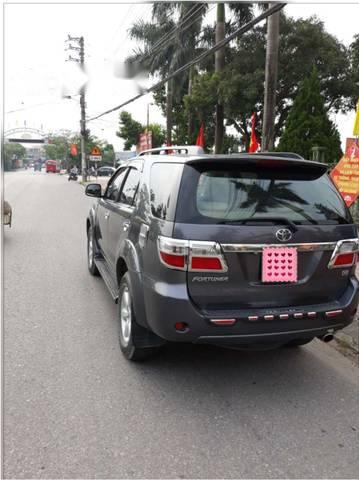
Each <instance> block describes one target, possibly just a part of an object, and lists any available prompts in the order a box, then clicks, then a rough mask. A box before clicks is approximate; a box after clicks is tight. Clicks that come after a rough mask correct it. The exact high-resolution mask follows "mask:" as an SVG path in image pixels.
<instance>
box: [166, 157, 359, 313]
mask: <svg viewBox="0 0 359 480" xmlns="http://www.w3.org/2000/svg"><path fill="white" fill-rule="evenodd" d="M173 236H174V238H179V239H187V240H200V241H213V242H215V243H217V244H218V245H220V248H221V252H222V255H223V257H224V259H225V262H226V266H227V269H226V270H227V271H221V272H219V271H216V270H208V269H207V271H202V272H201V271H189V272H188V277H187V278H188V290H189V294H190V296H191V298H192V300H193V301H194V303H196V304H197V305H198V306H199V307H201V308H204V309H216V310H218V309H226V310H228V309H233V310H235V309H238V308H245V307H248V308H251V307H255V308H259V307H263V308H264V307H266V308H267V307H273V308H274V307H282V306H283V307H285V306H299V305H312V304H316V303H324V302H327V301H333V300H335V299H336V298H338V297H339V296H340V295H341V294H342V293H343V291H344V290H345V288H346V287H347V284H348V281H349V280H348V279H349V276H350V271H351V269H352V268H354V267H351V268H338V269H328V263H329V261H330V258H331V255H332V252H333V250H334V246H335V244H336V242H337V241H338V240H341V239H344V238H354V237H356V236H357V235H356V230H355V227H354V225H353V223H352V220H351V217H350V214H349V212H348V210H347V209H346V207H345V204H344V202H343V200H342V198H341V197H340V195H339V193H338V192H337V190H336V188H335V187H334V185H333V184H332V182H331V181H330V179H329V177H328V176H327V174H326V173H325V171H324V167H323V166H321V165H318V164H309V162H296V161H294V160H289V161H288V160H284V161H282V160H278V161H273V160H271V161H265V160H256V161H254V160H252V159H251V160H250V161H248V162H245V161H243V160H242V161H241V160H237V161H234V160H231V161H226V160H225V159H223V160H220V163H219V162H215V161H212V162H197V163H194V164H193V165H186V167H185V171H184V175H183V179H182V183H181V189H180V193H179V201H178V205H177V211H176V219H175V228H174V234H173ZM270 246H271V247H282V248H284V247H287V248H288V247H290V248H291V250H289V251H290V252H291V254H293V255H294V257H295V260H296V261H297V269H295V273H296V275H295V276H294V277H293V276H292V277H290V276H287V277H286V276H284V277H281V281H277V278H275V277H274V280H273V281H270V279H268V277H267V278H266V277H265V274H266V272H267V270H266V271H265V272H264V265H265V266H266V268H267V267H268V265H267V263H266V262H267V260H266V261H265V262H264V256H263V255H264V253H263V249H264V248H268V247H270ZM284 252H285V251H284V250H281V252H278V250H275V251H273V252H272V253H273V265H276V266H277V260H278V262H279V265H281V261H282V257H279V258H277V253H282V254H283V260H284V259H285V260H286V261H288V262H289V260H288V258H292V257H285V258H284ZM274 255H276V256H275V257H274ZM294 257H293V258H294ZM269 258H272V257H269ZM273 271H274V272H277V267H273ZM292 271H293V270H292ZM272 278H273V277H272Z"/></svg>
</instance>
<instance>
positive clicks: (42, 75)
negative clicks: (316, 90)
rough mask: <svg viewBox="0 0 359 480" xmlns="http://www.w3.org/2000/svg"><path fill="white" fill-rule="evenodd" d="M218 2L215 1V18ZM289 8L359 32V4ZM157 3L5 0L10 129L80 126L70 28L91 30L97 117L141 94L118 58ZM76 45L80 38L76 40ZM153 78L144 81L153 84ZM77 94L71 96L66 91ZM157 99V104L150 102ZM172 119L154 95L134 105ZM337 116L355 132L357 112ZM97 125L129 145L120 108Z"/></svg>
mask: <svg viewBox="0 0 359 480" xmlns="http://www.w3.org/2000/svg"><path fill="white" fill-rule="evenodd" d="M214 8H215V6H214V5H212V6H210V14H209V19H208V21H209V22H212V21H213V20H214V13H215V10H214ZM285 11H286V13H287V15H290V16H293V17H295V18H299V17H304V18H307V17H309V16H311V15H317V16H318V17H319V18H320V19H321V20H323V21H324V24H325V27H326V29H327V30H328V31H329V33H331V34H333V35H335V36H336V37H337V38H338V39H339V40H340V41H342V42H343V43H344V44H346V45H349V44H350V43H351V42H352V40H353V36H354V35H355V34H356V33H359V22H358V18H359V4H344V3H341V4H290V5H287V6H286V7H285ZM150 12H151V4H138V3H137V4H136V3H128V4H120V3H118V4H79V3H77V4H51V3H49V4H31V3H27V4H11V3H10V4H5V10H4V90H5V99H4V111H5V119H4V130H5V132H6V130H8V129H11V128H16V127H21V126H24V124H25V122H26V125H27V127H32V128H43V129H44V131H46V132H56V131H59V130H61V129H66V130H72V131H78V130H79V117H80V107H79V96H78V95H76V94H77V92H78V85H79V82H80V81H81V78H79V77H80V73H79V70H78V66H77V64H76V63H74V62H66V59H67V58H68V56H69V54H71V55H72V56H76V52H74V51H66V50H65V49H66V46H67V45H68V43H67V42H65V40H66V38H67V37H68V35H71V36H73V37H79V36H84V39H85V57H86V65H87V74H88V78H89V82H88V87H87V92H86V106H87V116H88V117H89V118H90V117H93V116H96V115H97V114H99V113H102V112H104V111H105V110H107V109H109V108H112V107H114V106H116V105H119V104H120V103H122V102H123V101H125V100H127V99H128V98H130V97H132V96H134V95H136V93H137V89H136V86H135V84H134V83H133V82H132V81H131V80H123V79H119V78H115V77H114V75H113V66H114V63H115V62H119V61H121V60H123V59H124V58H126V57H127V56H128V55H129V54H130V53H131V52H132V50H133V48H134V47H135V46H136V44H135V43H134V42H133V41H131V40H130V38H129V36H128V28H129V27H130V26H131V25H132V24H133V22H134V21H136V20H140V19H143V20H149V19H150ZM73 45H74V43H73ZM150 84H151V81H150V80H146V81H144V82H143V84H142V85H143V86H150ZM64 94H66V95H70V96H72V98H71V99H65V98H63V95H64ZM148 105H149V107H148ZM147 107H148V108H149V116H150V122H159V123H161V124H163V125H164V124H165V120H164V118H163V116H162V114H161V112H160V110H159V109H158V108H157V107H156V106H155V105H153V104H152V98H151V96H150V95H146V96H144V97H142V98H141V99H139V100H137V101H136V102H134V103H132V104H130V105H128V106H127V107H126V110H127V111H130V112H131V113H132V115H133V117H134V118H135V119H136V120H138V121H140V122H142V123H145V122H146V115H147ZM333 120H334V121H336V123H337V126H338V128H339V132H340V134H341V139H342V143H343V145H344V141H345V138H346V137H347V136H351V133H352V127H353V123H354V112H352V113H351V114H349V115H346V116H344V115H337V116H335V117H333ZM88 126H89V128H90V130H91V133H92V134H94V135H96V136H98V137H100V138H103V139H106V140H107V141H108V142H109V143H113V144H114V147H115V150H116V151H118V150H122V148H123V141H122V140H121V139H120V138H119V137H117V136H116V133H115V132H116V130H117V129H118V112H114V113H112V114H109V115H106V116H104V117H102V118H101V119H98V120H96V121H93V122H90V123H89V124H88Z"/></svg>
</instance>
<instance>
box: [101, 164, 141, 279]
mask: <svg viewBox="0 0 359 480" xmlns="http://www.w3.org/2000/svg"><path fill="white" fill-rule="evenodd" d="M139 179H140V171H139V170H138V169H137V168H132V167H131V168H128V169H127V172H126V178H125V180H124V182H123V184H122V187H121V190H120V191H119V194H118V196H117V199H116V201H115V202H114V203H113V205H112V207H111V214H110V216H109V218H108V258H109V263H110V265H111V268H112V270H113V272H115V269H116V260H117V256H118V253H119V251H120V250H121V249H123V242H124V241H125V239H126V238H127V236H128V232H129V230H130V228H131V226H132V225H131V222H132V214H133V211H134V201H135V197H136V194H137V189H138V184H139Z"/></svg>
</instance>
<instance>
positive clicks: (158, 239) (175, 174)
mask: <svg viewBox="0 0 359 480" xmlns="http://www.w3.org/2000/svg"><path fill="white" fill-rule="evenodd" d="M162 150H165V151H164V152H162V154H160V153H159V152H158V151H149V152H147V153H145V154H144V155H142V156H139V157H136V158H135V159H133V160H130V161H128V162H127V163H126V164H125V165H122V166H121V167H119V168H118V169H117V170H116V172H115V173H114V175H113V176H112V177H111V179H110V180H109V182H108V185H107V187H106V190H105V192H104V193H102V191H101V185H99V184H90V185H88V186H87V187H86V194H87V195H89V196H92V197H98V200H97V201H96V203H95V204H94V205H93V207H92V208H91V210H90V212H89V216H88V218H87V237H88V268H89V271H90V273H91V274H92V275H98V274H101V276H102V278H103V280H104V281H105V283H106V285H107V287H108V289H109V291H110V293H111V295H112V297H113V299H114V300H115V301H116V302H118V306H119V308H118V315H119V337H120V346H121V350H122V352H123V353H124V355H125V356H126V358H127V359H129V360H138V359H141V358H143V357H145V356H147V355H148V354H149V353H152V352H153V351H154V350H156V349H157V348H158V347H160V346H161V345H163V344H164V343H166V342H191V343H211V344H216V345H225V346H233V347H247V348H248V347H251V348H253V347H255V348H265V347H275V346H280V345H285V344H287V345H303V344H305V343H308V342H309V341H311V340H312V339H313V338H315V337H318V338H321V339H324V340H326V341H329V340H330V339H332V338H333V333H334V331H336V330H338V329H341V328H343V327H345V326H346V325H348V324H349V323H350V322H351V321H352V320H353V318H354V315H355V313H356V309H357V304H358V295H359V294H358V280H357V279H356V277H355V267H356V261H357V256H358V251H359V241H358V234H357V229H356V226H355V225H354V223H353V220H352V218H351V216H350V213H349V211H348V209H347V208H346V206H345V203H344V202H343V200H342V198H341V196H340V194H339V193H338V191H337V190H336V188H335V186H334V185H333V183H332V182H331V180H330V178H329V176H328V174H327V172H326V166H325V165H323V164H320V163H314V162H309V161H306V160H303V159H302V158H298V155H294V154H293V155H291V154H287V153H286V154H261V155H258V154H255V155H250V154H237V155H220V156H217V155H204V154H201V153H200V154H194V153H193V152H191V150H190V147H189V148H188V151H187V150H186V148H183V147H182V148H181V150H180V151H177V150H176V148H175V147H171V148H170V149H169V151H166V149H162ZM163 153H164V154H163Z"/></svg>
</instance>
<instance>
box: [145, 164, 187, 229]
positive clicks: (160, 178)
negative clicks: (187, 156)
mask: <svg viewBox="0 0 359 480" xmlns="http://www.w3.org/2000/svg"><path fill="white" fill-rule="evenodd" d="M182 170H183V164H179V163H154V164H153V165H152V168H151V179H150V197H151V212H152V215H153V216H154V217H157V218H161V219H163V220H173V219H174V214H175V208H176V198H177V192H178V188H179V184H180V180H181V174H182Z"/></svg>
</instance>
